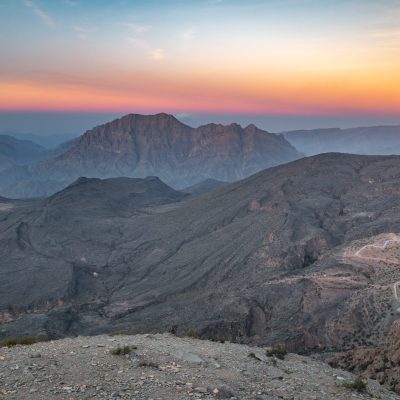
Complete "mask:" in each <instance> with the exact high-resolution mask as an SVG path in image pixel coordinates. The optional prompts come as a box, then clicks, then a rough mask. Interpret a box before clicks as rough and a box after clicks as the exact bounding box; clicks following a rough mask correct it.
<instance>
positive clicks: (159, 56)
mask: <svg viewBox="0 0 400 400" xmlns="http://www.w3.org/2000/svg"><path fill="white" fill-rule="evenodd" d="M150 57H151V58H152V59H153V60H155V61H160V60H163V59H164V58H165V54H164V50H162V49H153V50H151V51H150Z"/></svg>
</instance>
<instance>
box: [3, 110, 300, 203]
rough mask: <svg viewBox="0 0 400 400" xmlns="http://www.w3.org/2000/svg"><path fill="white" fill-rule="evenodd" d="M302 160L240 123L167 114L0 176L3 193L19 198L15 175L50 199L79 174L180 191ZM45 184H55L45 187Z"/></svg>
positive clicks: (135, 121)
mask: <svg viewBox="0 0 400 400" xmlns="http://www.w3.org/2000/svg"><path fill="white" fill-rule="evenodd" d="M300 157H301V154H300V153H298V152H297V150H296V149H295V148H294V147H293V146H291V145H290V144H289V142H287V141H286V139H284V137H283V136H277V135H275V134H272V133H269V132H266V131H263V130H260V129H258V128H256V127H255V126H254V125H249V126H247V127H246V128H242V127H241V126H240V125H238V124H230V125H221V124H207V125H202V126H201V127H198V128H192V127H189V126H187V125H185V124H183V123H181V122H180V121H178V120H177V119H176V118H175V117H174V116H172V115H169V114H165V113H160V114H156V115H140V114H128V115H126V116H123V117H122V118H119V119H116V120H113V121H111V122H108V123H106V124H103V125H99V126H97V127H95V128H93V129H90V130H88V131H86V132H85V133H84V134H83V135H82V136H81V137H80V138H79V140H77V141H76V142H74V143H72V145H71V146H70V147H69V148H67V149H66V151H65V152H63V153H62V154H60V155H58V156H56V157H54V158H52V159H50V160H46V161H44V162H41V163H38V164H34V165H32V166H29V168H27V169H26V170H25V171H22V170H21V169H19V170H8V171H7V172H5V173H4V174H0V193H2V194H3V195H5V196H7V197H19V195H20V194H21V189H20V187H19V186H18V185H15V187H13V177H14V176H15V179H14V180H16V179H17V178H18V181H19V182H18V184H19V185H20V184H21V180H23V181H24V188H25V190H26V188H29V187H30V186H33V187H35V186H34V185H35V184H36V187H37V188H38V189H39V190H36V191H35V192H34V193H32V194H31V195H35V196H40V195H48V194H50V193H51V192H52V191H53V190H54V188H56V190H57V189H60V188H62V187H63V186H65V183H66V182H68V183H70V182H71V181H73V180H74V179H77V178H78V177H79V176H90V177H99V178H109V177H116V176H129V177H138V178H143V177H145V176H149V175H155V176H159V177H160V178H161V179H162V180H163V181H164V182H166V183H167V184H168V185H170V186H172V187H175V188H178V189H180V188H184V187H187V186H191V185H193V184H195V183H197V182H200V181H202V180H205V179H209V178H211V179H217V180H221V181H235V180H238V179H242V178H244V177H246V176H249V175H251V174H252V173H254V172H257V171H259V170H261V169H264V168H268V167H270V166H274V165H278V164H282V163H284V162H287V161H292V160H294V159H296V158H300ZM21 174H25V177H23V176H21ZM46 181H49V182H50V183H51V184H49V185H47V187H46V184H45V182H46ZM57 182H58V184H57ZM41 186H42V187H43V188H42V190H40V187H41ZM24 195H25V193H24Z"/></svg>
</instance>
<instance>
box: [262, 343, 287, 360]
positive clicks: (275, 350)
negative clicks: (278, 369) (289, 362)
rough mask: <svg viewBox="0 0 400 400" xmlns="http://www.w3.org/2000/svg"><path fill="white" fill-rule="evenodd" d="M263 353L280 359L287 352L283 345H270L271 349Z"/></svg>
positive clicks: (283, 357) (282, 358)
mask: <svg viewBox="0 0 400 400" xmlns="http://www.w3.org/2000/svg"><path fill="white" fill-rule="evenodd" d="M265 354H266V355H267V356H268V357H276V358H279V359H280V360H284V359H285V356H286V354H287V350H286V349H285V348H284V347H283V346H276V347H272V348H271V349H269V350H267V351H266V352H265Z"/></svg>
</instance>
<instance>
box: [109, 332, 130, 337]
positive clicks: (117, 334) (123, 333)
mask: <svg viewBox="0 0 400 400" xmlns="http://www.w3.org/2000/svg"><path fill="white" fill-rule="evenodd" d="M122 335H126V333H125V332H124V331H116V332H110V333H109V334H108V336H122Z"/></svg>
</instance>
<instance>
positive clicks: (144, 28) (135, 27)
mask: <svg viewBox="0 0 400 400" xmlns="http://www.w3.org/2000/svg"><path fill="white" fill-rule="evenodd" d="M121 24H122V25H124V26H126V27H128V28H129V29H131V30H132V31H133V32H135V33H145V32H148V31H150V30H151V29H152V28H153V27H152V26H151V25H142V24H134V23H131V22H121Z"/></svg>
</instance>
